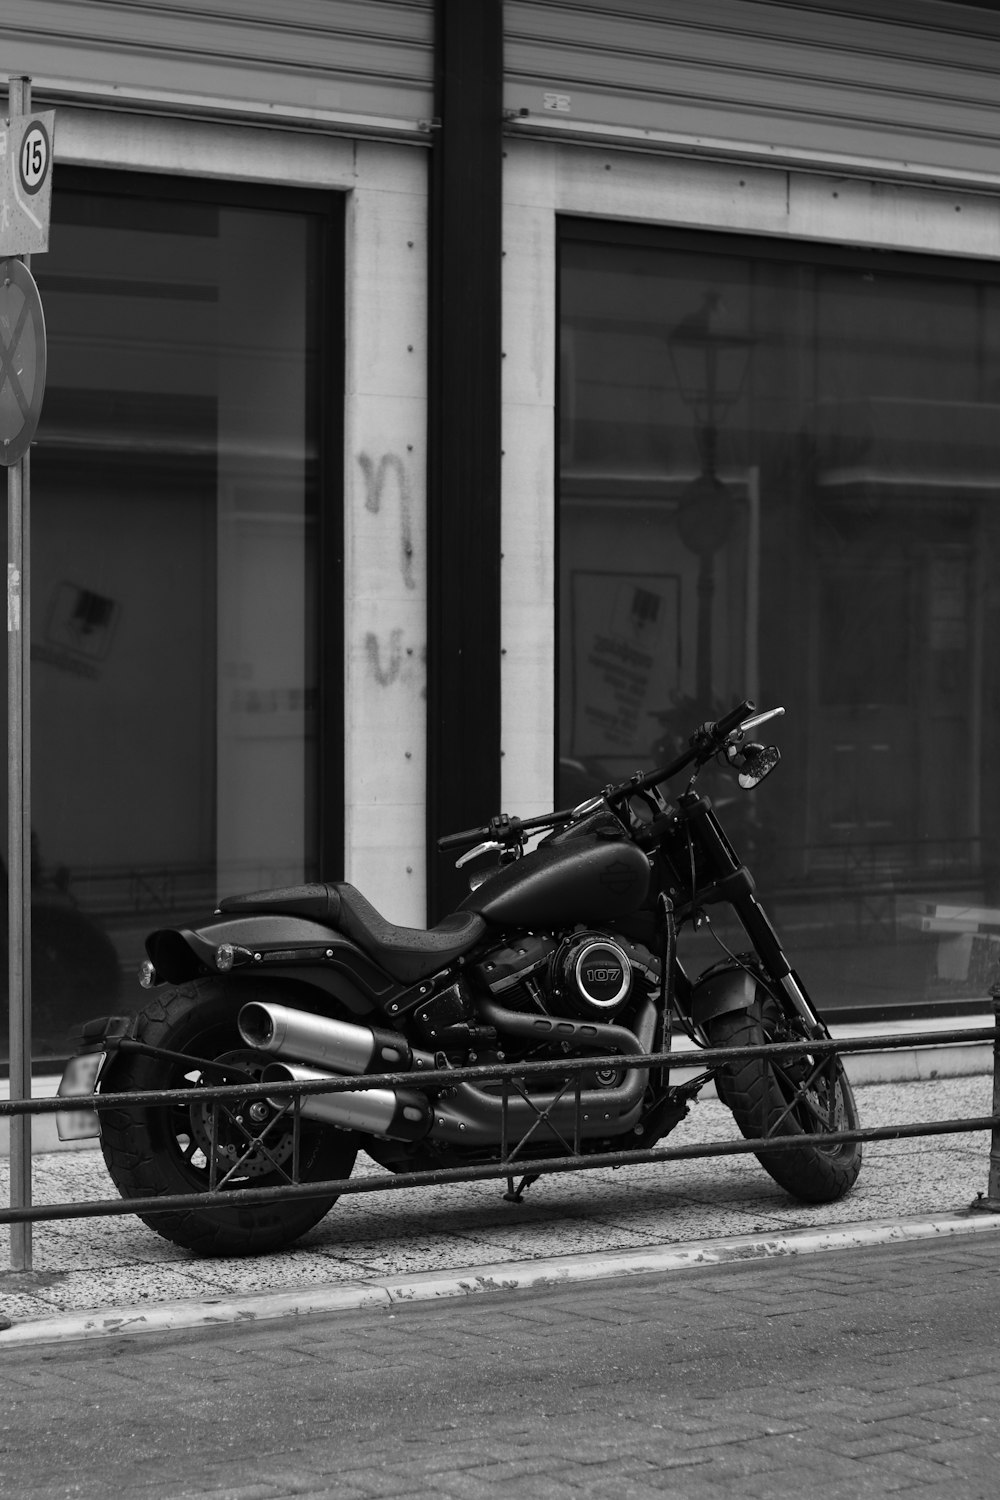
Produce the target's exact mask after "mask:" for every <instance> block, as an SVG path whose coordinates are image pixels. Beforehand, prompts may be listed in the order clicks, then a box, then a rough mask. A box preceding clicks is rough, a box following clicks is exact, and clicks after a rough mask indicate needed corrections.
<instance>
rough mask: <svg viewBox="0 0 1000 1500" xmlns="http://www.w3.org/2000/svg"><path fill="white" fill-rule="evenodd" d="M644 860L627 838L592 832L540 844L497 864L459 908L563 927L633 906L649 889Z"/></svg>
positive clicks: (494, 919)
mask: <svg viewBox="0 0 1000 1500" xmlns="http://www.w3.org/2000/svg"><path fill="white" fill-rule="evenodd" d="M649 879H650V875H649V861H648V860H647V859H646V856H645V855H644V854H643V853H642V852H641V850H639V849H637V848H636V846H635V844H632V843H629V842H628V840H627V839H623V838H618V837H613V838H607V837H604V836H602V835H601V834H593V835H589V836H585V837H583V838H578V839H573V840H571V841H570V842H569V843H567V844H563V845H544V844H543V845H542V846H541V847H540V848H538V849H535V850H533V851H532V852H531V853H530V854H525V855H524V856H523V857H522V858H521V859H518V860H515V861H514V862H513V864H509V865H503V866H502V867H501V868H500V869H499V870H498V871H497V873H496V874H495V875H493V876H491V877H490V879H489V880H486V881H484V882H483V884H482V885H481V886H479V887H478V888H477V889H476V890H474V891H472V892H471V893H470V895H468V896H466V898H465V900H464V901H463V902H462V903H461V906H460V907H459V910H460V911H474V912H477V913H478V914H479V915H480V916H481V917H482V918H483V919H484V920H485V921H487V922H489V923H491V924H492V925H494V926H497V927H566V926H570V925H571V924H575V923H577V922H610V921H612V920H613V919H614V918H615V917H625V916H628V915H629V913H630V912H634V911H638V910H639V908H640V907H641V906H642V905H643V903H644V902H645V900H646V897H647V895H648V893H649Z"/></svg>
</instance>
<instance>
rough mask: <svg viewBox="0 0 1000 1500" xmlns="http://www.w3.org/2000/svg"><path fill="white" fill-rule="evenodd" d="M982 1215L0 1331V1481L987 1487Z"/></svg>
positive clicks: (727, 1490)
mask: <svg viewBox="0 0 1000 1500" xmlns="http://www.w3.org/2000/svg"><path fill="white" fill-rule="evenodd" d="M996 1256H997V1247H996V1244H995V1243H994V1237H993V1236H988V1237H986V1238H985V1241H984V1239H981V1238H973V1237H969V1238H968V1239H966V1240H958V1241H955V1240H949V1241H948V1242H938V1243H935V1242H931V1243H922V1244H916V1245H909V1246H902V1247H899V1246H893V1247H882V1248H880V1249H875V1250H870V1251H859V1250H852V1251H844V1252H839V1253H836V1254H832V1255H811V1256H805V1257H801V1258H795V1259H790V1260H767V1261H760V1262H753V1263H746V1264H737V1265H732V1266H727V1267H721V1268H716V1269H711V1270H701V1271H692V1272H673V1273H669V1274H667V1275H665V1276H661V1277H655V1278H643V1279H642V1280H635V1281H627V1282H621V1281H619V1282H605V1283H597V1284H590V1285H585V1286H578V1287H574V1288H572V1289H570V1290H561V1291H553V1292H542V1293H506V1294H505V1293H497V1294H495V1295H490V1296H482V1297H476V1298H473V1299H471V1300H468V1301H457V1300H449V1301H446V1302H441V1303H438V1304H426V1303H422V1304H419V1305H412V1306H399V1307H398V1308H397V1310H396V1312H395V1313H394V1314H387V1313H385V1312H371V1313H351V1314H339V1315H332V1316H329V1317H326V1318H322V1319H315V1320H309V1321H305V1320H299V1321H286V1322H274V1323H268V1324H253V1325H242V1326H241V1325H236V1326H227V1327H225V1328H220V1329H218V1330H205V1331H199V1332H197V1333H194V1334H190V1333H188V1334H170V1335H163V1336H160V1335H145V1336H139V1337H133V1338H131V1339H130V1338H121V1339H113V1340H101V1341H99V1342H97V1343H74V1344H68V1345H67V1346H65V1348H64V1349H62V1350H59V1349H54V1348H52V1347H51V1346H43V1347H38V1348H35V1349H25V1350H23V1351H10V1352H9V1353H7V1354H6V1355H5V1356H4V1359H3V1364H2V1366H0V1410H2V1411H3V1413H4V1423H3V1431H2V1435H0V1493H2V1494H3V1496H4V1497H5V1500H6V1497H10V1500H14V1497H17V1500H22V1497H24V1500H42V1497H45V1500H49V1497H56V1496H75V1497H80V1500H91V1497H94V1500H96V1497H101V1500H105V1497H107V1496H117V1497H123V1500H166V1497H169V1500H181V1497H186V1496H210V1497H212V1500H226V1497H233V1500H237V1497H238V1500H278V1497H284V1496H292V1495H299V1496H311V1495H312V1496H321V1495H334V1496H337V1497H339V1500H351V1497H359V1500H360V1497H363V1500H368V1497H377V1496H394V1495H400V1496H404V1495H405V1496H407V1497H413V1500H423V1497H427V1500H430V1497H431V1496H433V1497H435V1500H480V1497H487V1496H489V1497H493V1500H507V1497H522V1496H523V1497H525V1500H528V1497H531V1500H563V1497H565V1500H582V1497H585V1496H594V1497H602V1500H603V1497H605V1496H614V1497H615V1500H644V1497H647V1496H648V1497H653V1496H656V1497H660V1500H664V1497H667V1500H672V1497H677V1500H723V1497H727V1500H728V1497H730V1496H734V1495H735V1496H739V1497H741V1500H744V1497H745V1500H753V1497H760V1500H781V1497H785V1496H788V1497H795V1500H800V1497H801V1496H802V1494H803V1492H804V1491H805V1492H808V1491H809V1490H810V1489H813V1490H817V1491H821V1493H822V1497H823V1500H867V1497H871V1496H883V1495H895V1494H896V1493H897V1492H898V1493H899V1494H900V1495H901V1496H903V1497H905V1500H939V1497H940V1500H945V1497H947V1500H994V1497H995V1496H996V1495H997V1493H998V1492H1000V1477H998V1476H1000V1425H998V1422H997V1419H996V1412H997V1409H998V1402H1000V1306H998V1298H997V1295H996V1291H997V1270H996Z"/></svg>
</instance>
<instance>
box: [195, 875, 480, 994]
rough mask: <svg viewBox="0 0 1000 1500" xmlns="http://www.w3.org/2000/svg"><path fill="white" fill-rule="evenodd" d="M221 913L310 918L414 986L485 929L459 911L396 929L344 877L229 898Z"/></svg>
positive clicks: (476, 918)
mask: <svg viewBox="0 0 1000 1500" xmlns="http://www.w3.org/2000/svg"><path fill="white" fill-rule="evenodd" d="M219 911H220V912H225V913H227V914H228V915H230V916H234V917H235V916H239V917H246V916H251V915H253V914H254V913H265V912H266V913H267V914H268V915H271V916H274V915H277V914H279V913H280V914H282V915H285V916H290V917H306V918H308V919H309V920H310V921H313V922H322V923H323V924H324V926H327V927H335V928H336V929H337V930H338V931H339V932H342V933H344V934H345V936H346V937H349V938H351V940H352V941H353V942H355V943H357V945H358V947H359V948H361V949H363V950H364V952H365V953H367V954H368V956H369V958H373V959H374V960H375V961H376V963H379V964H381V966H382V968H383V969H385V971H386V973H387V974H391V975H392V977H393V979H398V980H399V981H400V982H401V983H402V984H416V983H417V982H418V981H419V980H421V979H426V978H427V976H428V975H429V974H433V973H434V972H435V971H436V970H437V969H443V968H445V967H446V966H447V965H448V964H450V963H453V962H454V960H455V959H456V958H460V957H461V956H462V954H463V953H467V952H468V951H469V949H470V948H472V947H474V946H475V944H476V943H478V941H479V939H480V938H481V937H482V936H483V933H484V932H485V931H486V923H485V922H484V921H483V919H482V917H480V916H477V915H476V913H475V912H469V911H456V912H452V913H451V915H450V916H447V917H445V919H444V921H443V922H439V923H438V924H437V926H436V927H431V928H428V929H427V930H425V929H424V928H422V927H397V926H395V925H394V923H392V922H389V921H387V920H386V918H385V917H383V916H382V914H381V912H378V911H376V910H375V908H374V906H372V904H371V902H370V901H366V900H365V898H364V896H362V894H361V892H360V891H359V890H357V889H356V887H354V886H353V885H348V884H347V883H346V882H345V881H327V882H324V883H323V884H317V885H294V886H288V887H286V888H285V889H283V890H276V891H254V892H251V893H250V894H249V895H246V896H227V897H226V898H225V900H224V901H221V902H220V903H219Z"/></svg>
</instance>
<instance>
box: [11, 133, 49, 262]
mask: <svg viewBox="0 0 1000 1500" xmlns="http://www.w3.org/2000/svg"><path fill="white" fill-rule="evenodd" d="M55 123H56V116H55V110H49V111H48V112H47V113H46V114H41V115H16V116H15V117H14V118H13V119H11V120H7V121H4V120H0V256H5V255H34V254H37V253H40V252H41V251H43V250H47V249H48V248H49V208H50V205H51V202H52V143H53V138H54V136H55Z"/></svg>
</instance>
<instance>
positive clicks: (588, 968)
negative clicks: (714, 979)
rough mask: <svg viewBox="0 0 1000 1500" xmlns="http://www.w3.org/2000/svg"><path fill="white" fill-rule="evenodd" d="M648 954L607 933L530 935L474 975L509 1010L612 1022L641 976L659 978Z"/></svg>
mask: <svg viewBox="0 0 1000 1500" xmlns="http://www.w3.org/2000/svg"><path fill="white" fill-rule="evenodd" d="M653 962H654V960H653V959H652V955H651V954H649V952H648V951H647V950H646V949H644V948H642V947H641V946H637V945H636V944H634V943H631V942H628V941H627V940H623V939H619V938H618V937H615V936H612V935H611V934H610V933H606V932H574V933H572V934H571V935H570V936H569V937H567V938H565V939H564V940H563V941H562V942H558V941H556V940H555V939H553V938H550V937H543V936H541V935H538V934H534V933H530V934H527V935H526V936H525V937H523V938H522V939H520V940H519V941H518V942H516V943H514V944H511V945H509V946H505V947H503V948H497V949H494V951H493V952H492V953H491V954H490V955H489V957H488V958H487V959H485V960H483V962H482V963H480V964H478V965H477V966H476V968H475V970H474V971H473V972H474V973H475V975H476V977H477V978H478V979H479V980H480V981H481V983H483V984H484V985H485V986H486V988H487V989H488V990H489V991H490V993H491V994H492V996H493V998H494V999H495V1000H496V1001H497V1002H498V1003H499V1004H500V1005H504V1006H507V1007H508V1008H509V1009H511V1010H540V1011H543V1012H544V1013H545V1014H547V1015H553V1016H576V1017H578V1018H581V1019H583V1020H586V1021H612V1020H614V1018H615V1017H616V1016H617V1015H618V1014H619V1013H620V1012H621V1011H622V1010H624V1008H625V1006H626V1005H627V1004H628V1002H629V999H630V998H631V996H632V993H633V985H634V980H635V977H636V973H637V972H638V973H639V974H641V975H642V976H644V977H645V979H646V980H647V981H654V982H655V979H656V975H655V974H654V973H653V972H652V970H651V968H650V965H651V964H652V963H653Z"/></svg>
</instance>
